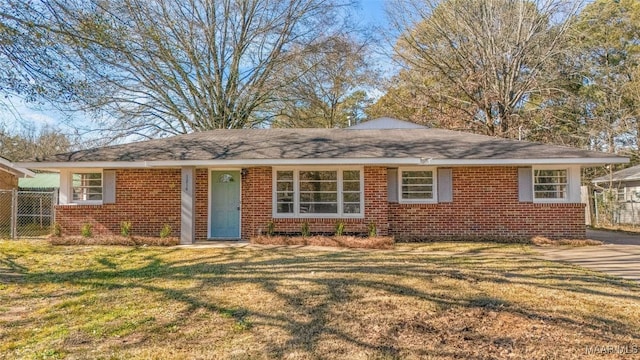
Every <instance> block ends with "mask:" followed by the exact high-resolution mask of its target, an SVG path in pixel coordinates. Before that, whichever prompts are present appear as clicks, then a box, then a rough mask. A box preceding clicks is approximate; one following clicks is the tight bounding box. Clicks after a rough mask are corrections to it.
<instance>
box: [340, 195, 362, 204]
mask: <svg viewBox="0 0 640 360" xmlns="http://www.w3.org/2000/svg"><path fill="white" fill-rule="evenodd" d="M343 199H344V202H346V203H348V202H357V203H359V202H360V193H345V194H343Z"/></svg>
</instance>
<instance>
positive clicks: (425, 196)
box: [398, 169, 436, 203]
mask: <svg viewBox="0 0 640 360" xmlns="http://www.w3.org/2000/svg"><path fill="white" fill-rule="evenodd" d="M434 174H435V171H434V170H433V169H400V171H398V176H399V177H400V179H399V180H400V181H399V183H400V191H399V193H400V201H401V202H421V203H425V202H435V201H436V197H435V191H436V190H435V186H436V181H435V177H434Z"/></svg>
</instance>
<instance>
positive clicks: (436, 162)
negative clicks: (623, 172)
mask: <svg viewBox="0 0 640 360" xmlns="http://www.w3.org/2000/svg"><path fill="white" fill-rule="evenodd" d="M421 160H422V161H421V162H422V165H430V166H465V165H466V166H486V165H500V166H512V165H515V166H523V165H526V166H531V165H581V166H585V167H586V166H598V165H603V164H626V163H628V162H629V159H628V158H624V157H614V158H555V159H427V158H423V159H421Z"/></svg>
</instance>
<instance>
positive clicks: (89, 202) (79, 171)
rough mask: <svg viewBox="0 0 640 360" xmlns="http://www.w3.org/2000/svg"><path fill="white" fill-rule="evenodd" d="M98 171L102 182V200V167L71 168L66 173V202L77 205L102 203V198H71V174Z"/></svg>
mask: <svg viewBox="0 0 640 360" xmlns="http://www.w3.org/2000/svg"><path fill="white" fill-rule="evenodd" d="M95 173H100V178H101V182H102V199H103V200H104V171H103V169H78V170H75V169H71V170H70V171H69V172H68V173H67V176H68V190H67V191H68V192H67V201H68V204H77V205H102V203H103V200H73V174H95Z"/></svg>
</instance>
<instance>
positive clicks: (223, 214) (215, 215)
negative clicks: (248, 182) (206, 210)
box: [209, 171, 240, 239]
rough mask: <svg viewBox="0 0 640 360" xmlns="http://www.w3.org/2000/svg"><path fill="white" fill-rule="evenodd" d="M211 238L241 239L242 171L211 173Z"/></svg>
mask: <svg viewBox="0 0 640 360" xmlns="http://www.w3.org/2000/svg"><path fill="white" fill-rule="evenodd" d="M209 216H210V217H211V233H210V236H209V237H211V238H218V239H239V238H240V171H212V172H211V213H210V214H209Z"/></svg>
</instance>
